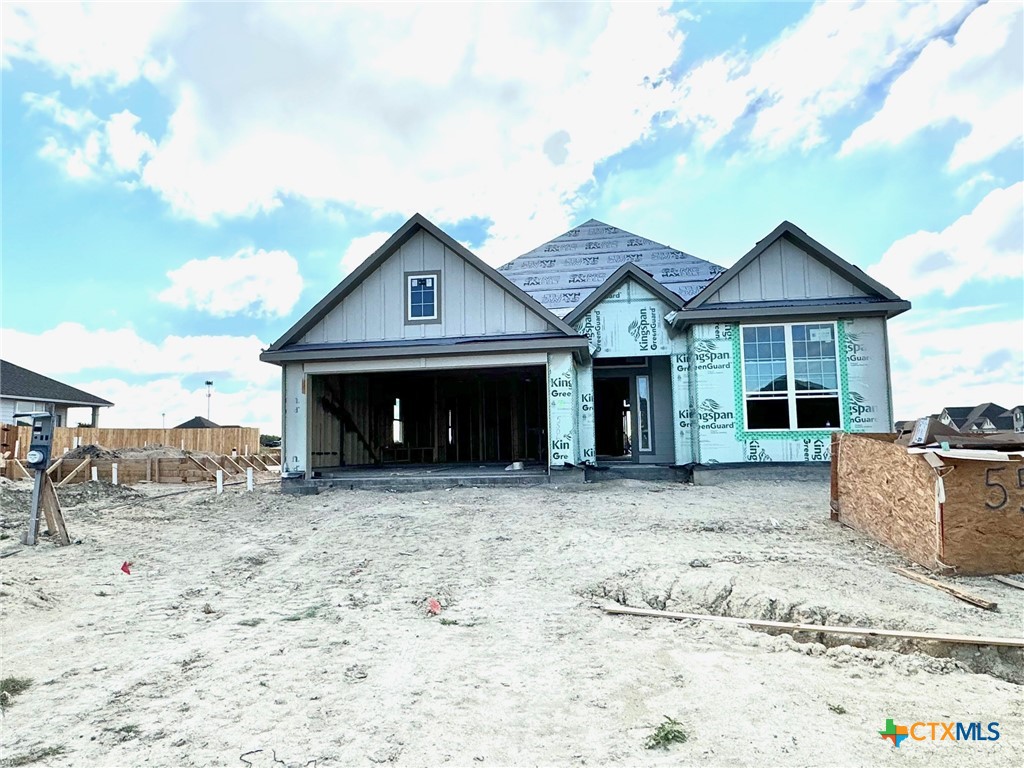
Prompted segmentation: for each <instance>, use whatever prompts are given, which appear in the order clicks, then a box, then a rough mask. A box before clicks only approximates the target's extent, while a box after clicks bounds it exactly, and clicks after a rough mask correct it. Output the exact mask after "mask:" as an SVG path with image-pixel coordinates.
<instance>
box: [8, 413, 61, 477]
mask: <svg viewBox="0 0 1024 768" xmlns="http://www.w3.org/2000/svg"><path fill="white" fill-rule="evenodd" d="M14 418H15V419H32V441H31V442H30V443H29V446H28V454H27V455H26V456H25V466H26V467H31V468H32V469H46V468H47V467H48V466H49V465H50V452H51V450H52V448H53V414H50V413H46V412H45V411H41V412H33V413H16V414H14Z"/></svg>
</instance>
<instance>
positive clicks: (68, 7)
mask: <svg viewBox="0 0 1024 768" xmlns="http://www.w3.org/2000/svg"><path fill="white" fill-rule="evenodd" d="M181 11H182V6H181V5H179V4H178V3H174V2H159V3H89V4H85V3H76V2H64V3H39V2H35V3H27V2H26V3H16V2H5V3H3V5H2V8H0V14H2V15H0V35H2V37H0V50H2V58H0V65H2V66H3V67H4V68H5V69H6V68H8V67H10V66H11V60H12V59H22V60H25V61H29V62H33V63H35V64H39V65H41V66H44V67H46V68H47V69H49V70H51V71H52V72H54V73H56V74H58V75H67V76H68V77H69V78H70V80H71V82H72V83H73V84H74V85H87V84H90V83H93V82H95V81H103V82H109V83H111V84H113V85H127V84H128V83H131V82H133V81H135V80H137V79H138V78H139V77H141V76H145V77H147V78H149V79H150V80H157V79H159V78H160V77H162V76H163V75H164V73H165V72H166V70H167V69H168V67H169V66H170V62H169V61H168V60H167V59H166V57H161V56H159V55H158V54H157V53H155V51H154V48H155V46H156V44H157V42H158V41H159V40H160V39H161V38H163V37H164V36H166V35H167V34H169V33H170V32H172V31H173V30H174V29H175V27H176V24H177V22H178V18H179V15H180V12H181Z"/></svg>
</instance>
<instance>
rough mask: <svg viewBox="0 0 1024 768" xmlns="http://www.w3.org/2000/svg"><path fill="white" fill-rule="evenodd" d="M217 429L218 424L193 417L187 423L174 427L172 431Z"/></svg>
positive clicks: (200, 417) (199, 417)
mask: <svg viewBox="0 0 1024 768" xmlns="http://www.w3.org/2000/svg"><path fill="white" fill-rule="evenodd" d="M218 427H220V424H214V423H213V422H212V421H210V420H209V419H204V418H203V417H202V416H193V417H192V418H191V419H189V420H188V421H186V422H183V423H181V424H179V425H178V426H176V427H174V429H215V428H218Z"/></svg>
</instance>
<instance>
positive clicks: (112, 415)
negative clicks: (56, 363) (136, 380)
mask: <svg viewBox="0 0 1024 768" xmlns="http://www.w3.org/2000/svg"><path fill="white" fill-rule="evenodd" d="M75 386H77V387H79V388H80V389H83V390H85V391H86V392H91V393H92V394H95V395H98V396H100V397H103V398H104V399H106V400H110V401H111V402H112V403H114V405H113V407H111V408H103V409H102V410H101V411H100V426H103V427H133V428H140V429H141V428H147V427H150V428H155V427H160V426H162V425H163V424H166V425H167V426H168V427H173V426H175V425H177V424H181V423H182V422H185V421H188V420H189V419H191V418H192V417H193V416H204V417H205V416H206V387H205V386H202V385H200V386H197V387H194V388H191V389H190V388H188V387H185V386H184V385H183V384H182V383H181V380H180V379H177V378H160V379H154V380H153V381H148V382H145V383H143V384H132V383H130V382H127V381H125V380H123V379H118V378H105V379H95V380H91V381H81V382H78V383H76V384H75ZM215 387H216V385H215ZM74 418H75V417H74V416H72V419H74ZM85 418H86V419H87V418H88V417H87V416H86V417H85ZM210 419H211V420H212V421H214V422H215V423H217V424H225V425H227V424H237V425H239V426H243V427H259V428H260V430H261V431H262V432H263V433H264V434H271V435H280V434H281V389H280V386H275V385H274V384H269V385H267V386H263V387H257V386H247V387H245V388H243V389H241V390H239V391H236V392H221V391H218V390H217V389H216V388H215V389H214V391H213V397H212V398H211V400H210ZM250 447H252V446H250ZM239 448H241V446H239Z"/></svg>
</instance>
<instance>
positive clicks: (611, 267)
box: [261, 214, 910, 477]
mask: <svg viewBox="0 0 1024 768" xmlns="http://www.w3.org/2000/svg"><path fill="white" fill-rule="evenodd" d="M909 308H910V303H909V302H907V301H904V300H903V299H901V298H900V297H898V296H897V295H896V294H894V293H893V292H892V291H890V290H889V289H888V288H886V287H885V286H883V285H881V284H880V283H878V282H877V281H875V280H873V279H872V278H871V277H869V276H868V275H866V274H865V273H864V272H862V271H861V270H860V269H858V268H857V267H855V266H853V265H852V264H850V263H849V262H847V261H845V260H843V259H842V258H840V257H839V256H837V255H836V254H834V253H832V252H831V251H830V250H828V249H827V248H826V247H825V246H823V245H822V244H820V243H818V242H817V241H815V240H813V239H812V238H810V237H809V236H808V235H807V234H806V233H804V232H803V231H802V230H800V229H799V228H797V227H796V226H794V225H793V224H790V223H789V222H783V223H782V224H780V225H779V226H778V227H776V228H775V230H773V231H772V232H771V233H769V234H768V235H767V236H766V237H764V238H763V239H762V240H760V241H759V242H758V243H757V245H755V247H754V248H753V249H751V250H750V251H749V252H748V253H746V254H745V255H743V256H742V257H741V258H740V259H739V260H738V261H737V262H736V263H735V264H734V265H733V266H732V267H730V268H729V269H723V268H722V267H720V266H718V265H715V264H712V263H710V262H708V261H705V260H702V259H699V258H697V257H695V256H692V255H690V254H687V253H685V252H683V251H679V250H676V249H673V248H670V247H668V246H665V245H662V244H660V243H656V242H654V241H651V240H649V239H647V238H643V237H639V236H637V235H634V234H632V233H629V232H625V231H623V230H620V229H617V228H615V227H611V226H609V225H607V224H604V223H602V222H599V221H595V220H590V221H587V222H585V223H584V224H581V225H580V226H578V227H576V228H574V229H572V230H570V231H569V232H567V233H565V234H563V235H561V236H559V237H556V238H555V239H554V240H551V241H550V242H548V243H545V244H543V245H541V246H538V247H537V248H535V249H534V250H532V251H530V252H529V253H526V254H523V255H522V256H520V257H518V258H516V259H514V260H512V261H510V262H509V263H507V264H505V265H504V266H502V267H500V268H498V269H494V268H492V267H490V266H488V265H487V264H485V263H484V262H482V261H481V260H480V259H479V258H477V257H476V256H475V255H474V254H473V253H472V252H470V251H469V250H468V249H466V248H465V247H464V246H462V245H461V244H459V243H458V242H456V241H455V240H454V239H453V238H452V237H450V236H449V235H447V234H446V233H445V232H443V231H442V230H440V229H439V228H438V227H436V226H435V225H433V224H432V223H431V222H429V221H427V220H426V219H425V218H424V217H422V216H420V215H418V214H417V215H415V216H413V217H412V218H411V219H410V220H409V221H408V222H406V223H405V224H404V225H403V226H402V227H401V228H400V229H399V230H398V231H396V232H395V234H394V235H392V237H391V238H390V239H389V240H388V241H387V242H386V243H385V244H384V245H383V246H381V248H379V249H378V250H377V251H375V252H374V253H373V254H371V255H370V256H369V257H368V258H367V259H366V260H365V261H364V262H363V263H362V264H361V265H360V266H359V267H358V268H357V269H356V270H354V271H353V272H352V273H351V274H350V275H349V276H348V277H346V278H345V279H344V280H343V281H342V282H341V283H340V284H339V285H337V286H336V287H335V288H334V289H333V290H332V291H331V292H330V293H328V294H327V295H326V296H325V297H324V298H323V299H322V300H321V301H320V302H318V303H317V304H316V306H314V307H313V308H312V309H310V310H309V312H307V313H306V314H305V315H304V316H303V317H302V318H301V319H300V320H299V321H298V322H297V323H296V324H295V325H294V326H293V327H292V328H291V329H289V330H288V331H287V332H286V333H285V334H284V335H283V336H282V337H281V338H280V339H278V340H277V341H276V342H275V343H274V344H273V345H271V346H270V347H269V348H268V349H267V350H266V351H264V352H263V353H262V355H261V359H262V360H264V361H266V362H271V363H275V364H277V365H280V366H281V369H282V417H283V424H282V432H283V435H282V437H283V447H282V461H283V465H284V469H285V470H286V471H289V472H295V473H302V474H304V475H305V476H306V477H313V475H314V473H319V474H323V473H330V472H331V471H332V470H338V469H341V468H345V467H351V466H364V465H392V464H435V463H437V464H440V463H470V462H472V463H486V462H494V463H508V462H513V461H523V462H525V463H531V464H537V465H541V466H546V467H548V468H550V469H554V470H558V469H564V468H566V467H578V466H581V465H600V464H604V463H609V464H611V463H614V462H632V463H640V464H661V465H674V466H681V465H691V464H702V465H711V464H736V463H746V462H820V461H828V460H829V459H830V456H829V450H830V439H831V435H832V433H833V432H835V431H840V430H841V431H847V432H881V431H889V430H890V428H891V426H892V423H893V414H892V402H891V385H890V376H889V369H890V367H889V352H888V342H887V337H886V322H887V320H888V319H889V318H890V317H893V316H895V315H897V314H899V313H901V312H905V311H906V310H908V309H909Z"/></svg>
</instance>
